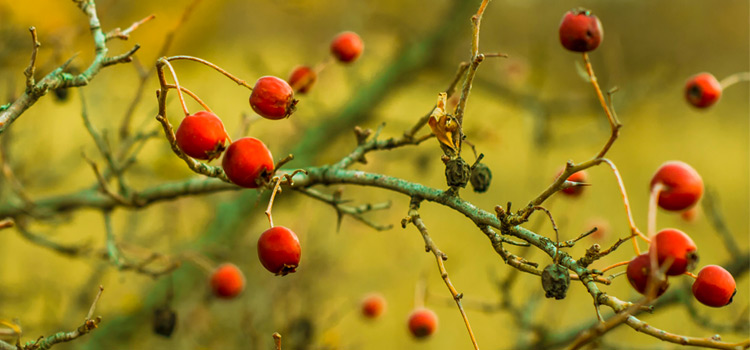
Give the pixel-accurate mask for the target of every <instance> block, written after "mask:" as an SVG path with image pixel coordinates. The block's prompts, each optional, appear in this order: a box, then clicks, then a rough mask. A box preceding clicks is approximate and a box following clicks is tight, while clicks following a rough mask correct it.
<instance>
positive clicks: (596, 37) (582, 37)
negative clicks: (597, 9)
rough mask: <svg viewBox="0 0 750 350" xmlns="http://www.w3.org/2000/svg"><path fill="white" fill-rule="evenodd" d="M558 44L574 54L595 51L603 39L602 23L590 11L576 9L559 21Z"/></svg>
mask: <svg viewBox="0 0 750 350" xmlns="http://www.w3.org/2000/svg"><path fill="white" fill-rule="evenodd" d="M559 31H560V43H561V44H562V46H563V47H565V48H566V49H568V50H570V51H575V52H589V51H592V50H594V49H596V48H597V47H598V46H599V43H601V42H602V37H604V30H603V29H602V22H600V21H599V18H597V17H596V16H594V15H593V14H591V11H589V10H586V9H582V8H578V9H573V10H570V11H568V12H566V13H565V15H564V16H563V18H562V21H560V29H559Z"/></svg>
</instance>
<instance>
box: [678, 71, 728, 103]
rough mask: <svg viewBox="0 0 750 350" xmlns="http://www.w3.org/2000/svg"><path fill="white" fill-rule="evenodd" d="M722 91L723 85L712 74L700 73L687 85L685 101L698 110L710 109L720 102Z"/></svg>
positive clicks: (689, 80) (691, 78)
mask: <svg viewBox="0 0 750 350" xmlns="http://www.w3.org/2000/svg"><path fill="white" fill-rule="evenodd" d="M721 90H722V88H721V84H719V81H718V80H716V78H715V77H714V76H713V75H712V74H711V73H699V74H696V75H694V76H692V77H690V79H688V81H687V82H686V83H685V99H686V100H687V101H688V103H690V104H691V105H693V106H694V107H696V108H708V107H711V106H713V104H714V103H716V101H718V100H719V98H720V97H721Z"/></svg>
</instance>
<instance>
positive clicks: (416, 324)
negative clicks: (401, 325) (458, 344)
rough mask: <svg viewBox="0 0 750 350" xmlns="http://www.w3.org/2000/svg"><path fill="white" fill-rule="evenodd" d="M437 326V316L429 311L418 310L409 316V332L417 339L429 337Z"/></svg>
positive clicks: (425, 309) (424, 309)
mask: <svg viewBox="0 0 750 350" xmlns="http://www.w3.org/2000/svg"><path fill="white" fill-rule="evenodd" d="M437 326H438V318H437V315H436V314H435V312H433V311H432V310H430V309H427V308H419V309H416V310H414V311H412V313H411V315H409V332H411V334H412V335H413V336H414V337H415V338H417V339H424V338H427V337H429V336H430V335H432V334H433V333H435V331H436V330H437Z"/></svg>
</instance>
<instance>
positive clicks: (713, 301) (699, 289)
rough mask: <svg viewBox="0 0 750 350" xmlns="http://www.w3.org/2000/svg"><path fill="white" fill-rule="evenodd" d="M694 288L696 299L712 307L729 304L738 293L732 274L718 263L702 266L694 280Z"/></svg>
mask: <svg viewBox="0 0 750 350" xmlns="http://www.w3.org/2000/svg"><path fill="white" fill-rule="evenodd" d="M692 289H693V296H694V297H695V299H696V300H698V301H700V302H701V303H703V304H704V305H708V306H712V307H722V306H725V305H729V303H731V302H732V298H733V297H734V295H735V294H736V293H737V285H736V283H735V282H734V277H732V274H731V273H729V271H727V270H725V269H724V268H723V267H721V266H717V265H708V266H705V267H704V268H702V269H701V270H700V272H698V277H697V278H696V279H695V282H693V288H692Z"/></svg>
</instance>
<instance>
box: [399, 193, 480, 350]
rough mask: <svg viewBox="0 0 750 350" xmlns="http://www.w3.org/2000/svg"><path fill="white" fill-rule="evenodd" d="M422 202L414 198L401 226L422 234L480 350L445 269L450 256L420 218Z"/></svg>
mask: <svg viewBox="0 0 750 350" xmlns="http://www.w3.org/2000/svg"><path fill="white" fill-rule="evenodd" d="M421 201H422V200H421V199H420V198H418V197H412V200H411V204H410V206H409V216H408V217H407V218H406V219H404V220H402V221H401V226H402V227H404V228H405V227H406V225H407V224H408V223H412V224H413V225H414V227H416V228H417V229H418V230H419V232H420V233H421V234H422V238H423V239H424V243H425V249H426V250H427V251H430V252H432V254H433V255H434V256H435V261H436V262H437V265H438V270H439V271H440V277H442V278H443V282H445V285H446V287H448V290H449V291H450V293H451V295H452V296H453V300H454V301H455V302H456V305H457V306H458V311H459V312H461V317H462V318H463V320H464V324H465V325H466V330H467V331H468V332H469V337H470V338H471V343H472V345H473V346H474V349H479V344H477V339H476V337H474V331H473V330H472V329H471V323H469V317H468V316H467V315H466V311H465V310H464V308H463V305H461V298H462V297H463V293H459V292H458V291H457V290H456V288H455V287H454V286H453V283H451V280H450V278H449V277H448V271H447V270H446V269H445V264H444V263H443V261H444V260H447V259H448V256H447V255H445V253H443V252H442V251H440V249H439V248H438V247H437V245H435V242H433V241H432V238H430V235H429V233H428V232H427V227H426V226H425V225H424V222H423V221H422V218H421V217H420V216H419V204H420V202H421Z"/></svg>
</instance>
